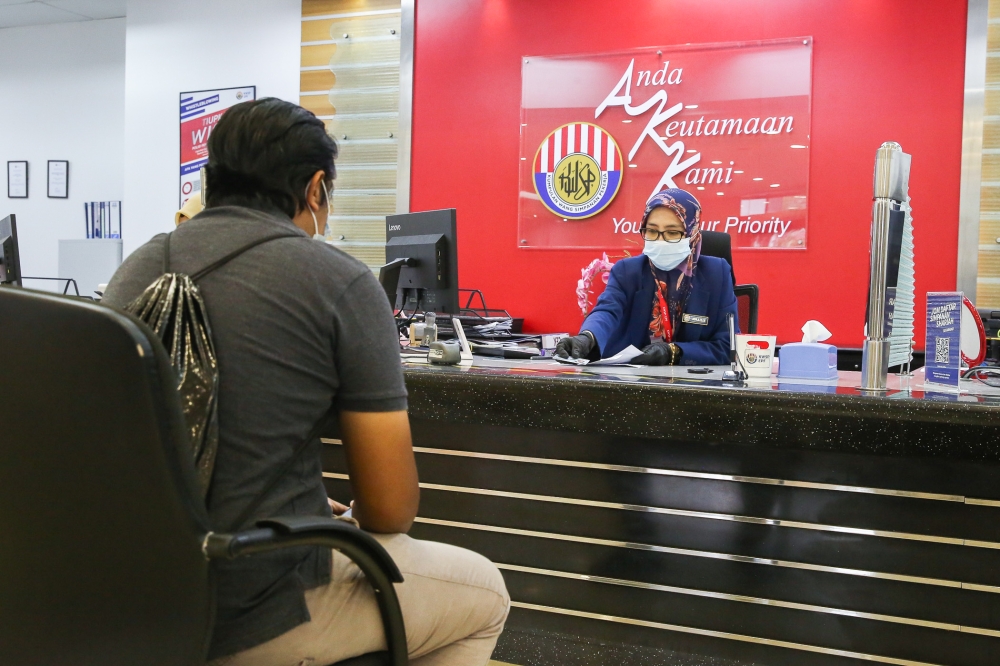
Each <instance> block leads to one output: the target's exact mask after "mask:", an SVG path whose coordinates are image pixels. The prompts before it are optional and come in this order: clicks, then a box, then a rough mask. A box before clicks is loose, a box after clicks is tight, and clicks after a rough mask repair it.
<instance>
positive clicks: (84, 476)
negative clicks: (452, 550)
mask: <svg viewBox="0 0 1000 666" xmlns="http://www.w3.org/2000/svg"><path fill="white" fill-rule="evenodd" d="M183 437H184V435H183V421H182V417H181V411H180V406H179V404H178V399H177V393H176V391H175V389H174V378H173V370H172V368H171V367H170V364H169V360H168V359H167V356H166V354H165V352H164V350H163V348H162V346H161V345H160V343H159V341H158V340H157V339H156V337H155V335H154V334H153V333H152V332H150V331H149V329H148V328H145V327H144V326H142V325H141V324H139V323H138V322H137V321H136V320H133V319H131V318H129V317H128V316H127V315H124V314H121V313H118V312H116V311H114V310H111V309H110V308H106V307H103V306H101V305H98V304H95V303H93V302H88V301H82V300H75V299H72V298H68V297H62V296H56V295H53V294H48V293H41V292H32V291H29V290H22V289H15V288H10V287H0V540H2V545H0V662H2V663H3V664H18V666H35V665H37V666H43V665H45V666H50V665H52V664H73V665H74V666H90V665H93V666H126V665H128V666H134V665H136V664H143V665H144V666H201V665H202V664H204V663H205V655H206V650H207V647H208V642H209V639H210V637H211V634H212V622H213V616H214V603H213V594H214V591H213V587H212V575H211V572H210V569H211V561H212V560H213V559H220V558H236V557H241V556H244V555H249V554H251V553H259V552H264V551H270V550H275V549H279V548H289V547H293V546H302V545H322V546H326V547H329V548H335V549H337V550H340V551H341V552H343V553H344V554H345V555H347V556H348V557H350V558H351V559H352V560H354V561H355V562H356V563H357V564H358V566H359V567H360V568H361V570H362V571H363V572H364V573H365V576H366V577H367V578H368V580H369V581H370V582H371V584H372V586H373V587H374V588H375V591H376V595H377V598H378V603H379V609H380V611H381V614H382V619H383V622H384V625H385V631H386V638H387V644H388V651H387V652H381V653H375V654H371V655H363V656H361V657H358V658H355V659H351V660H348V661H346V662H341V663H342V664H344V665H346V664H351V665H352V666H361V665H362V664H364V665H365V666H375V665H376V664H378V665H384V666H402V665H403V664H406V663H407V658H406V634H405V631H404V626H403V617H402V614H401V612H400V609H399V603H398V600H397V598H396V593H395V590H394V588H393V585H392V583H393V582H394V581H395V582H401V581H402V576H401V575H400V573H399V569H398V568H396V565H395V564H394V563H393V561H392V559H391V558H390V557H389V555H388V553H386V551H385V550H384V549H383V548H382V547H381V546H380V545H379V543H378V542H377V541H375V540H374V539H373V538H372V537H371V536H369V535H368V534H366V533H364V532H363V531H361V530H359V529H356V528H354V527H353V526H351V525H349V524H347V523H345V522H343V521H337V520H332V519H329V518H288V519H273V520H267V521H262V522H261V523H258V525H257V527H256V528H255V529H251V530H247V531H243V532H239V533H236V534H215V533H212V532H211V531H210V530H209V527H208V525H209V520H208V515H207V513H206V511H205V507H204V505H203V503H202V501H201V500H200V498H199V494H198V492H197V490H196V487H195V481H194V478H195V477H194V470H193V468H192V463H191V461H190V458H189V454H187V453H186V450H187V447H186V446H185V445H184V442H183Z"/></svg>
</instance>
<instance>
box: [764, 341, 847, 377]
mask: <svg viewBox="0 0 1000 666" xmlns="http://www.w3.org/2000/svg"><path fill="white" fill-rule="evenodd" d="M779 361H780V362H779V363H778V379H837V348H836V347H834V346H833V345H827V344H823V343H822V342H792V343H789V344H787V345H782V347H781V355H780V356H779Z"/></svg>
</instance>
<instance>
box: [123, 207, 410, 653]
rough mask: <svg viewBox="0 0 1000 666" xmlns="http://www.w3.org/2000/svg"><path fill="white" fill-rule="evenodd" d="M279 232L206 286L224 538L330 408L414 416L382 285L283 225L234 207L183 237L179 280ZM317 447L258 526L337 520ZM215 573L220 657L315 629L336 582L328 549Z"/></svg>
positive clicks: (284, 482)
mask: <svg viewBox="0 0 1000 666" xmlns="http://www.w3.org/2000/svg"><path fill="white" fill-rule="evenodd" d="M278 232H285V233H288V234H290V235H293V236H294V237H293V238H287V239H286V238H282V239H279V240H274V241H270V242H267V243H263V244H261V245H258V246H257V247H254V248H252V249H250V250H248V251H247V252H246V253H245V254H242V255H240V256H239V257H237V258H236V259H233V260H232V261H231V262H229V263H227V264H225V265H224V266H222V267H220V268H218V269H217V270H215V271H214V272H212V273H210V274H209V275H207V276H205V277H204V278H202V279H201V280H200V281H199V284H198V286H199V289H200V290H201V293H202V297H203V298H204V300H205V306H206V309H207V312H208V318H209V323H210V325H211V327H212V336H213V339H214V341H215V349H216V354H217V356H218V362H219V451H218V455H217V458H216V461H215V471H214V475H213V478H212V485H211V489H210V493H209V497H208V510H209V516H210V518H211V521H212V526H213V528H214V529H217V530H230V529H232V528H233V525H232V522H233V521H234V520H235V519H236V518H237V517H238V516H239V514H240V513H241V512H242V510H243V509H244V507H246V506H247V505H248V504H249V503H250V502H251V501H252V499H253V498H254V497H255V496H256V495H257V494H258V492H259V491H260V490H261V489H262V488H263V486H264V485H265V484H266V483H267V481H268V480H269V478H270V477H271V475H272V474H273V470H275V469H276V468H277V467H279V466H280V465H281V464H282V463H283V462H284V461H286V460H287V459H288V458H289V457H290V456H291V455H292V452H293V451H294V450H295V448H296V446H297V445H298V444H300V443H301V442H302V440H303V439H305V438H306V437H307V436H308V434H309V432H310V430H312V429H313V427H314V426H315V425H316V423H317V422H318V421H319V420H320V419H321V418H322V417H323V416H324V414H326V413H327V412H328V410H330V409H331V407H333V408H334V409H336V410H346V411H368V412H379V411H396V410H403V409H406V388H405V386H404V384H403V373H402V369H401V365H400V362H399V347H398V336H397V332H396V328H395V325H394V322H393V318H392V311H391V309H390V306H389V302H388V299H387V298H386V297H385V293H384V292H383V291H382V288H381V287H380V285H379V284H378V281H377V280H376V279H375V277H374V276H373V275H372V273H371V271H370V270H369V269H368V268H367V267H365V266H364V265H363V264H362V263H360V262H358V261H357V260H355V259H353V258H351V257H350V256H348V255H346V254H344V253H343V252H341V251H339V250H337V249H335V248H333V247H331V246H329V245H326V244H325V243H321V242H318V241H315V240H313V239H311V238H309V237H308V236H307V235H306V234H304V233H303V232H302V231H301V230H299V229H298V228H297V227H295V225H294V224H293V223H292V221H291V220H289V219H288V218H287V217H284V216H281V215H273V214H269V213H264V212H260V211H256V210H251V209H248V208H240V207H235V206H226V207H220V208H213V209H209V210H206V211H204V212H203V213H201V214H199V215H198V216H197V217H195V218H193V219H192V220H190V221H189V222H185V223H184V224H183V225H181V226H180V227H179V228H178V229H177V230H176V231H174V232H173V234H172V236H171V239H170V271H171V272H179V273H187V274H189V275H190V274H193V273H195V272H196V271H198V270H200V269H201V268H204V267H205V266H208V265H209V264H211V263H213V262H214V261H216V260H218V259H220V258H222V257H224V256H226V255H227V254H229V253H230V252H232V251H234V250H236V249H238V248H240V247H242V246H244V245H247V244H248V243H250V242H251V241H252V240H254V239H257V238H263V237H265V236H270V235H274V234H275V233H278ZM164 239H165V236H164V235H161V236H157V237H155V238H153V239H152V240H151V241H149V242H148V243H146V244H145V245H143V246H142V247H140V248H139V249H138V250H136V251H135V252H133V253H132V254H131V255H129V257H128V258H127V259H126V260H125V262H124V263H123V264H122V266H121V268H119V269H118V271H117V272H116V273H115V275H114V277H113V278H112V279H111V282H110V283H109V284H108V288H107V291H106V293H105V295H104V303H106V304H108V305H112V306H117V307H122V306H125V305H127V304H128V303H129V302H131V301H132V300H133V299H135V298H136V297H137V296H139V295H140V294H141V293H142V292H143V291H144V290H145V289H146V287H147V286H149V284H150V283H152V282H153V281H154V280H156V278H158V277H159V276H160V275H161V274H162V273H163V249H164ZM320 449H321V444H320V442H319V441H316V442H314V443H313V444H311V445H310V448H308V449H307V450H306V452H305V454H304V455H302V456H301V457H300V458H299V460H298V461H297V462H296V463H295V465H294V466H293V467H292V471H291V472H290V473H289V474H287V475H286V476H285V477H284V478H283V479H281V480H280V481H279V482H278V484H277V485H276V486H275V487H274V489H272V490H271V492H269V493H268V495H267V498H266V499H265V500H264V501H263V502H262V503H261V505H260V507H259V508H258V510H257V512H256V515H255V516H254V517H253V518H252V519H251V520H250V521H248V525H252V524H253V522H254V521H255V520H259V519H262V518H265V517H268V516H303V515H305V516H319V515H322V516H329V515H330V509H329V505H328V504H327V499H326V491H325V489H324V486H323V479H322V468H321V462H320ZM241 527H244V528H245V527H247V525H244V526H241ZM216 573H217V576H216V585H217V603H218V609H217V615H216V623H215V633H214V635H213V638H212V646H211V649H210V653H209V658H210V659H214V658H216V657H220V656H224V655H227V654H233V653H235V652H239V651H242V650H245V649H248V648H250V647H253V646H255V645H258V644H260V643H264V642H266V641H268V640H270V639H272V638H275V637H276V636H279V635H281V634H283V633H285V632H286V631H288V630H290V629H292V628H293V627H296V626H298V625H299V624H302V623H303V622H307V621H308V620H309V612H308V610H307V609H306V604H305V597H304V591H305V590H307V589H310V588H313V587H316V586H319V585H322V584H325V583H327V582H328V581H329V578H330V551H329V549H326V550H324V549H322V548H319V547H306V548H300V549H294V550H286V551H279V552H277V553H267V554H261V555H255V556H250V557H244V558H241V559H238V560H235V561H231V562H220V563H218V564H217V568H216ZM166 583H168V584H169V581H166Z"/></svg>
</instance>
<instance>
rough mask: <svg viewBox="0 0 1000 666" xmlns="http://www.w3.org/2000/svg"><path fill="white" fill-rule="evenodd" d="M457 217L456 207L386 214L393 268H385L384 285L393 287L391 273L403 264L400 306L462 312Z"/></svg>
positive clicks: (398, 290) (398, 295)
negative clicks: (460, 307)
mask: <svg viewBox="0 0 1000 666" xmlns="http://www.w3.org/2000/svg"><path fill="white" fill-rule="evenodd" d="M455 219H456V215H455V209H454V208H448V209H445V210H430V211H426V212H423V213H404V214H402V215H389V216H388V217H386V218H385V240H386V244H385V260H386V268H388V267H389V266H393V269H392V270H387V271H383V281H382V285H383V287H384V288H385V289H386V290H387V292H392V291H393V290H392V286H391V284H390V282H391V280H390V279H389V277H390V276H391V277H394V275H393V274H394V273H395V267H399V279H398V282H397V286H396V289H395V290H394V291H395V295H396V298H395V303H394V307H395V308H396V309H402V310H410V311H417V310H423V311H424V312H447V313H450V314H458V312H459V307H458V246H457V244H456V241H457V236H456V234H455V226H456V225H455ZM399 260H407V261H405V263H404V262H402V261H399ZM387 295H388V293H387ZM390 300H392V299H390Z"/></svg>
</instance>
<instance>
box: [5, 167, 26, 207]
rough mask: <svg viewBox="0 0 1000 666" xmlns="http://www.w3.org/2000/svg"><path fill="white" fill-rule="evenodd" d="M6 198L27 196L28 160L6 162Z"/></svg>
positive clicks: (23, 197) (24, 197)
mask: <svg viewBox="0 0 1000 666" xmlns="http://www.w3.org/2000/svg"><path fill="white" fill-rule="evenodd" d="M7 198H8V199H27V198H28V161H27V160H16V161H11V162H7Z"/></svg>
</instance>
